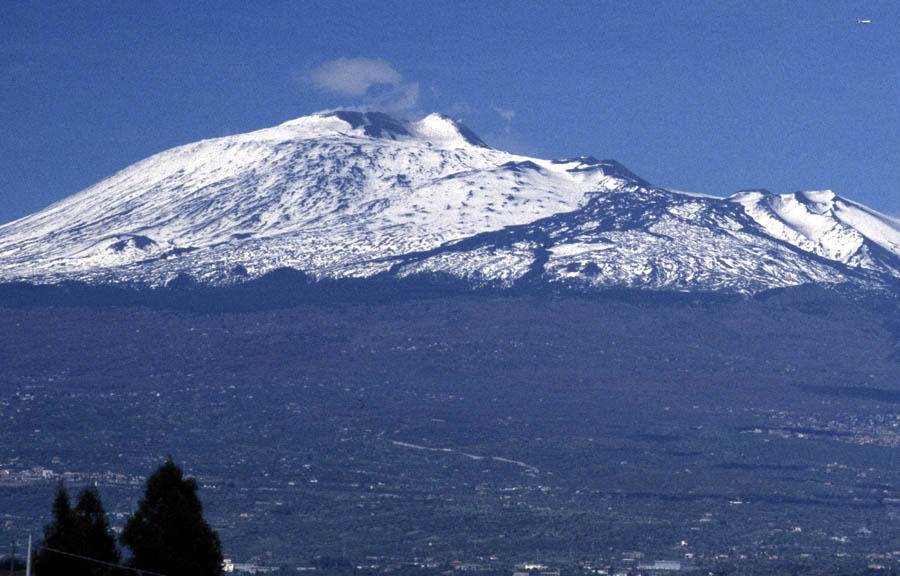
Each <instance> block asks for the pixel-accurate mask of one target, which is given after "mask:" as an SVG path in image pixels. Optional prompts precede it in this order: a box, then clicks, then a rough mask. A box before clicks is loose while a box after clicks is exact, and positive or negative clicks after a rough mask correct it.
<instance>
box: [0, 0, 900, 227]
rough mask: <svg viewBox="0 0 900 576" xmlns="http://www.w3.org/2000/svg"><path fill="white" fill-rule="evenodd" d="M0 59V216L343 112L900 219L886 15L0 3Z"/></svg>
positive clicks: (712, 8) (595, 7)
mask: <svg viewBox="0 0 900 576" xmlns="http://www.w3.org/2000/svg"><path fill="white" fill-rule="evenodd" d="M857 18H865V19H871V21H872V22H871V24H864V25H861V24H857V23H856V20H857ZM0 54H2V56H0V66H2V69H0V72H2V74H0V78H2V80H0V222H6V221H9V220H12V219H14V218H18V217H21V216H24V215H26V214H28V213H30V212H33V211H36V210H38V209H40V208H42V207H44V206H46V205H47V204H49V203H51V202H53V201H55V200H58V199H60V198H63V197H65V196H68V195H70V194H73V193H75V192H78V191H79V190H81V189H83V188H85V187H87V186H89V185H91V184H93V183H95V182H97V181H98V180H100V179H102V178H103V177H105V176H107V175H109V174H111V173H113V172H115V171H117V170H119V169H121V168H124V167H125V166H127V165H128V164H130V163H132V162H135V161H138V160H140V159H142V158H145V157H147V156H149V155H151V154H153V153H155V152H159V151H161V150H164V149H166V148H169V147H172V146H176V145H179V144H184V143H187V142H191V141H195V140H199V139H203V138H211V137H215V136H222V135H226V134H232V133H238V132H246V131H250V130H254V129H258V128H263V127H266V126H271V125H274V124H278V123H281V122H283V121H285V120H288V119H291V118H295V117H298V116H303V115H306V114H309V113H312V112H315V111H317V110H322V109H332V108H338V107H344V106H355V107H358V106H368V107H372V108H381V109H386V110H389V111H391V112H392V113H394V114H396V115H398V116H402V117H409V118H416V117H419V116H422V115H424V114H426V113H429V112H432V111H439V112H445V113H448V114H451V115H453V116H455V117H458V118H461V119H462V120H463V121H464V122H465V123H466V124H467V125H468V126H469V127H470V128H472V129H473V130H474V131H475V132H476V133H478V134H479V135H480V136H481V137H482V138H483V139H485V140H486V141H487V142H488V143H489V144H491V145H493V146H494V147H497V148H503V149H507V150H510V151H513V152H519V153H524V154H531V155H536V156H541V157H564V156H575V155H588V154H590V155H594V156H597V157H598V158H614V159H617V160H619V161H620V162H622V163H623V164H625V165H626V166H628V167H629V168H630V169H632V170H633V171H634V172H636V173H637V174H639V175H640V176H642V177H643V178H645V179H647V180H649V181H650V182H653V183H655V184H659V185H662V186H667V187H671V188H675V189H679V190H687V191H693V192H704V193H709V194H715V195H721V196H724V195H727V194H730V193H732V192H734V191H737V190H739V189H742V188H759V187H765V188H768V189H770V190H772V191H775V192H792V191H795V190H799V189H818V188H832V189H834V190H835V191H836V192H837V193H838V194H841V195H843V196H846V197H848V198H851V199H855V200H857V201H860V202H863V203H865V204H868V205H870V206H871V207H873V208H875V209H877V210H880V211H883V212H886V213H889V214H892V215H898V214H900V2H895V1H890V2H853V1H841V2H829V1H824V0H823V1H816V2H749V1H748V2H729V1H727V0H718V1H714V2H703V1H691V2H688V1H685V2H676V1H653V2H651V1H632V2H621V1H615V2H613V1H609V2H607V1H599V0H598V1H592V2H577V1H576V2H566V3H562V2H549V1H548V2H528V1H525V0H517V1H514V2H501V1H487V2H485V1H464V0H459V1H453V2H449V1H448V2H442V1H427V2H425V1H415V2H414V1H399V2H396V1H386V0H379V1H377V2H365V1H361V0H357V1H352V2H346V3H344V2H338V1H330V2H314V1H311V0H304V1H299V2H283V3H282V2H261V3H250V2H245V1H240V2H228V1H221V2H209V3H207V2H195V3H192V2H153V1H148V2H77V3H76V2H67V3H57V2H18V1H16V0H13V1H12V2H6V3H4V7H3V10H2V13H0Z"/></svg>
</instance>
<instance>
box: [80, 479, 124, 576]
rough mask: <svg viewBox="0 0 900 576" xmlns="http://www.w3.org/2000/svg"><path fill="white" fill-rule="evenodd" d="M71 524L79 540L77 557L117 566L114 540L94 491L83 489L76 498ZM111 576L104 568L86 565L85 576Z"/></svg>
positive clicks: (116, 550) (117, 558) (101, 565)
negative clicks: (75, 527) (75, 529)
mask: <svg viewBox="0 0 900 576" xmlns="http://www.w3.org/2000/svg"><path fill="white" fill-rule="evenodd" d="M75 522H76V524H77V526H78V534H79V537H80V553H79V555H80V556H85V557H87V558H93V559H95V560H100V561H102V562H106V563H108V564H118V563H119V549H118V548H117V547H116V539H115V538H114V537H113V535H112V533H111V532H110V530H109V522H108V521H107V520H106V513H105V512H104V511H103V504H102V503H101V502H100V494H99V493H98V492H97V489H96V488H93V487H91V488H85V489H84V490H82V491H81V493H80V494H79V495H78V504H77V505H76V506H75ZM110 573H111V568H110V567H109V566H107V565H103V564H98V563H90V564H89V565H88V566H87V570H85V571H84V572H82V574H84V575H85V576H105V575H107V574H110Z"/></svg>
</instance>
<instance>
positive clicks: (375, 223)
mask: <svg viewBox="0 0 900 576" xmlns="http://www.w3.org/2000/svg"><path fill="white" fill-rule="evenodd" d="M281 268H292V269H295V270H298V271H302V272H303V273H305V274H306V275H307V276H309V277H312V278H317V279H324V278H366V277H376V276H377V277H385V276H388V277H396V278H408V277H416V276H420V275H421V276H441V277H450V278H455V279H458V280H461V281H464V282H466V283H468V284H469V285H471V286H478V287H483V286H492V287H498V288H504V287H510V286H516V285H520V284H522V283H523V282H540V283H544V284H547V285H551V286H560V287H568V288H572V289H578V290H587V291H591V290H598V289H608V288H638V289H650V290H676V291H702V292H728V293H754V292H758V291H761V290H766V289H770V288H780V287H788V286H795V285H801V284H817V285H823V286H842V287H851V288H863V289H876V290H882V291H889V292H892V293H896V292H898V289H897V286H898V285H900V284H898V279H900V220H897V219H894V218H891V217H888V216H886V215H884V214H880V213H878V212H876V211H874V210H871V209H869V208H867V207H865V206H862V205H860V204H858V203H855V202H852V201H850V200H847V199H844V198H842V197H840V196H838V195H837V194H835V193H834V192H832V191H830V190H825V191H807V192H797V193H794V194H773V193H771V192H768V191H765V190H749V191H741V192H738V193H736V194H733V195H731V196H728V197H725V198H718V197H711V196H704V195H693V194H687V193H683V192H676V191H672V190H667V189H665V188H661V187H658V186H653V185H651V184H649V183H648V182H646V181H644V180H643V179H641V178H640V177H638V176H637V175H635V174H633V173H632V172H630V171H629V170H628V169H626V168H625V167H624V166H622V165H621V164H619V163H618V162H615V161H612V160H606V161H599V160H597V159H595V158H593V157H591V156H582V157H576V158H567V159H560V160H543V159H539V158H529V157H524V156H519V155H515V154H510V153H508V152H504V151H501V150H494V149H492V148H490V147H489V146H488V145H487V144H485V142H484V141H482V140H481V139H480V138H479V137H478V136H477V135H475V133H474V132H472V131H471V130H470V129H468V128H467V127H465V126H464V125H463V124H462V123H460V122H458V121H456V120H453V119H452V118H449V117H447V116H444V115H440V114H432V115H429V116H427V117H426V118H424V119H422V120H419V121H416V122H407V121H401V120H397V119H394V118H392V117H390V116H388V115H386V114H382V113H377V112H353V111H339V112H331V113H323V114H315V115H311V116H305V117H302V118H298V119H296V120H292V121H289V122H285V123H284V124H281V125H279V126H275V127H272V128H267V129H264V130H259V131H256V132H251V133H248V134H239V135H235V136H228V137H224V138H216V139H212V140H203V141H201V142H196V143H192V144H187V145H184V146H179V147H177V148H173V149H171V150H167V151H164V152H161V153H159V154H156V155H154V156H151V157H149V158H147V159H145V160H143V161H141V162H138V163H136V164H134V165H132V166H129V167H127V168H125V169H124V170H122V171H120V172H118V173H116V174H114V175H112V176H110V177H109V178H106V179H105V180H103V181H101V182H99V183H97V184H96V185H94V186H92V187H90V188H88V189H86V190H84V191H82V192H80V193H78V194H75V195H73V196H71V197H69V198H66V199H64V200H62V201H60V202H57V203H56V204H53V205H51V206H49V207H47V208H45V209H44V210H41V211H40V212H37V213H35V214H32V215H30V216H27V217H25V218H22V219H20V220H17V221H15V222H11V223H8V224H6V225H3V226H0V282H29V283H35V284H52V283H58V282H61V281H65V280H77V281H82V282H86V283H89V284H108V283H116V284H121V283H127V284H133V285H138V286H149V287H153V286H162V285H166V284H167V283H169V282H170V281H172V280H173V279H174V278H182V277H185V276H189V277H191V278H193V279H194V280H195V281H196V282H199V283H201V284H206V285H212V286H221V285H230V284H234V283H239V282H245V281H247V280H252V279H254V278H258V277H261V276H263V275H265V274H267V273H270V272H272V271H273V270H277V269H281Z"/></svg>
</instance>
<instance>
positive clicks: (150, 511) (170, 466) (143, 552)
mask: <svg viewBox="0 0 900 576" xmlns="http://www.w3.org/2000/svg"><path fill="white" fill-rule="evenodd" d="M120 541H121V543H122V544H123V545H125V546H127V547H128V548H130V549H131V553H132V557H131V560H130V561H129V563H130V564H131V566H133V567H134V568H137V569H140V570H148V571H152V572H158V573H161V574H167V575H168V576H218V575H220V574H221V573H222V545H221V543H220V541H219V535H218V534H217V533H216V532H215V531H214V530H213V529H212V528H211V527H210V526H209V524H207V522H206V520H204V519H203V506H202V505H201V503H200V500H199V499H198V498H197V483H196V482H195V481H194V479H193V478H185V477H184V474H183V472H182V471H181V468H179V467H178V466H177V465H176V464H175V463H174V462H172V460H171V459H169V461H168V462H166V463H165V464H163V465H162V466H160V467H159V469H157V470H156V472H154V473H153V475H152V476H150V478H149V479H148V480H147V490H146V493H145V495H144V498H143V499H142V500H141V501H140V503H139V504H138V509H137V511H136V512H135V514H134V516H132V517H131V518H130V519H129V520H128V522H127V523H126V524H125V529H124V530H123V531H122V535H121V537H120Z"/></svg>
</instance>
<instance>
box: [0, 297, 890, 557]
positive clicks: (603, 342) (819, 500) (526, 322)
mask: <svg viewBox="0 0 900 576" xmlns="http://www.w3.org/2000/svg"><path fill="white" fill-rule="evenodd" d="M896 320H897V313H896V311H893V312H890V313H886V312H885V310H879V309H875V308H864V307H861V306H859V305H855V304H850V303H847V302H845V301H843V300H841V299H839V298H837V297H835V296H833V295H828V294H822V293H818V292H815V291H812V292H810V291H806V292H804V293H796V292H792V293H782V294H774V295H770V296H768V297H766V298H757V299H752V300H737V299H735V300H719V301H716V302H713V301H708V300H707V301H700V300H692V299H690V298H685V299H683V300H681V301H669V302H661V301H658V300H652V299H646V298H645V299H643V300H633V299H632V300H626V299H624V298H620V299H615V298H611V297H610V298H607V299H593V300H588V299H565V300H553V299H487V298H476V297H456V298H445V299H434V300H419V301H409V302H405V303H398V304H393V305H382V304H369V305H362V304H358V305H334V306H306V307H298V308H293V309H288V310H279V311H272V312H256V313H242V314H235V313H219V314H191V313H181V314H175V313H173V312H168V311H153V310H148V309H144V308H119V309H114V308H103V309H99V310H90V309H81V308H67V309H59V308H30V309H6V310H3V311H2V314H0V334H2V336H0V365H2V366H3V371H2V380H0V422H3V426H2V427H0V444H2V446H4V450H3V452H2V456H0V458H2V461H0V469H6V470H10V471H12V472H13V473H17V471H19V470H23V469H30V468H32V467H34V466H43V467H45V468H49V469H52V470H54V471H55V473H60V472H62V471H81V472H105V471H112V472H115V473H122V474H127V475H141V474H146V473H148V472H149V471H150V470H152V468H153V467H154V466H155V465H157V464H158V463H159V462H160V461H161V460H162V459H164V458H165V456H166V455H167V454H172V455H174V456H175V458H176V459H178V460H179V461H182V462H184V463H185V464H186V466H187V467H188V469H189V470H190V471H191V472H192V473H193V474H196V475H197V476H198V477H199V478H200V480H201V483H202V484H203V485H204V488H203V489H202V491H201V492H202V495H203V498H204V500H205V502H206V506H207V510H208V513H209V515H210V517H211V518H212V520H213V523H214V525H215V526H216V528H218V529H219V530H220V531H221V533H222V537H223V541H224V544H225V549H226V552H228V554H231V555H234V557H236V558H237V559H246V558H249V557H251V556H254V555H260V556H262V557H265V554H266V553H267V552H271V554H272V555H271V557H270V558H271V561H272V562H284V563H286V564H290V565H293V566H296V565H297V563H299V562H303V561H304V559H309V558H311V557H312V556H314V555H317V554H324V555H327V556H340V555H341V554H346V555H347V556H348V557H351V558H362V557H363V556H365V555H366V554H376V555H384V554H387V555H389V556H395V557H398V558H412V557H413V556H425V555H428V556H432V557H435V558H439V559H444V560H450V559H453V558H456V557H463V558H470V557H475V556H476V555H483V556H485V557H487V556H489V555H491V554H494V555H498V556H499V557H501V558H502V559H503V560H504V561H510V562H512V561H516V560H525V559H527V560H533V557H534V554H536V553H539V554H540V555H541V558H542V559H546V560H548V561H554V562H556V561H564V560H566V559H568V558H570V557H575V558H582V557H595V558H596V557H603V556H604V555H607V556H608V555H612V554H615V553H618V552H621V551H623V550H639V551H643V552H645V553H646V554H647V555H648V557H656V558H671V557H673V555H674V556H677V555H680V554H682V553H685V552H688V553H692V554H695V555H696V558H698V559H703V558H709V557H710V556H711V555H714V554H718V553H723V552H728V553H730V554H732V557H734V555H736V554H739V553H746V554H749V555H751V557H753V558H760V557H761V556H760V555H762V554H777V555H780V557H781V558H782V559H790V558H798V557H799V555H800V554H802V553H808V552H810V551H815V553H817V554H824V553H828V554H832V553H838V552H847V553H850V554H851V555H855V556H857V557H862V555H864V554H866V553H870V552H877V551H880V550H883V549H884V547H886V546H889V545H890V544H889V543H890V542H893V541H895V540H896V538H897V536H900V525H898V524H897V522H896V518H897V513H898V512H900V506H898V505H897V504H896V502H900V473H898V469H897V467H896V465H895V464H896V456H895V449H894V448H893V447H894V446H897V445H900V433H898V431H897V428H896V422H897V421H898V418H900V388H898V386H897V383H896V374H897V373H898V368H900V366H898V360H897V359H898V350H897V342H898V340H897V335H896V334H895V333H893V332H892V329H891V322H895V321H896ZM10 478H13V476H10V477H0V511H2V514H3V520H4V522H5V524H3V526H4V535H5V536H6V537H7V540H9V539H11V538H13V537H20V535H21V534H23V533H25V532H26V531H31V532H32V533H39V529H40V526H41V524H42V522H44V521H46V519H47V517H48V514H49V508H50V502H51V499H52V494H53V491H54V490H55V487H56V480H54V479H52V478H51V479H47V480H41V481H31V482H19V481H13V480H11V479H10ZM101 493H102V495H103V498H104V501H105V502H106V503H107V505H108V508H109V509H110V510H111V511H113V512H114V513H127V512H129V511H130V510H131V509H132V508H133V506H134V502H135V499H136V498H137V497H138V496H139V493H140V488H139V486H128V485H113V484H110V483H108V482H106V483H102V484H101ZM736 502H742V504H736ZM122 522H123V519H122V517H114V519H113V523H114V524H119V525H121V523H122ZM795 527H800V528H802V532H792V530H793V529H794V528H795ZM861 527H867V531H868V532H867V533H866V532H858V531H859V529H860V528H861ZM787 534H790V536H789V537H788V536H786V535H787ZM841 537H846V538H847V541H849V542H852V546H848V545H847V544H844V543H841V541H840V540H839V539H840V538H841ZM835 538H837V539H835ZM681 540H685V541H686V542H687V543H688V544H687V546H685V547H683V549H682V548H678V547H674V546H676V544H677V543H678V542H680V541H681ZM673 547H674V548H673ZM729 551H730V552H729ZM760 561H762V560H760ZM766 561H768V560H766ZM291 563H293V564H291Z"/></svg>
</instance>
